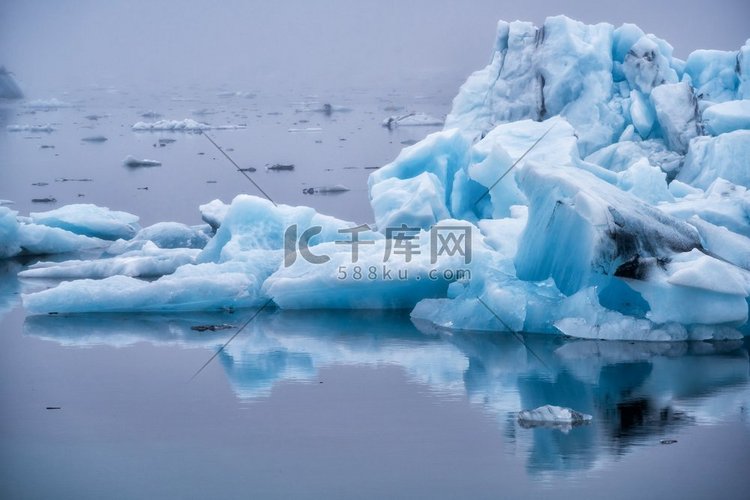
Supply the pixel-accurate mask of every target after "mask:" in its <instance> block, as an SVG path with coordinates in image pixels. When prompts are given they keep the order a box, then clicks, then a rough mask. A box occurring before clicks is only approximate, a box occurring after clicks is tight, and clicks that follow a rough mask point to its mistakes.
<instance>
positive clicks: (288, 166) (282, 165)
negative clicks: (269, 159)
mask: <svg viewBox="0 0 750 500" xmlns="http://www.w3.org/2000/svg"><path fill="white" fill-rule="evenodd" d="M266 170H274V171H282V170H286V171H289V170H294V164H293V163H288V164H287V163H274V164H273V165H271V166H269V167H266Z"/></svg>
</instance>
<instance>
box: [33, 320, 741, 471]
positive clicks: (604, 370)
mask: <svg viewBox="0 0 750 500" xmlns="http://www.w3.org/2000/svg"><path fill="white" fill-rule="evenodd" d="M250 314H252V312H251V311H243V312H238V313H235V314H229V313H223V314H208V313H197V314H193V315H181V316H179V317H178V316H163V315H140V316H137V315H136V316H134V315H86V316H32V317H29V318H27V319H26V322H25V333H26V334H27V335H31V336H35V337H39V338H43V339H48V340H53V341H55V342H58V343H59V344H62V345H65V346H77V347H90V346H98V345H109V346H127V345H131V344H135V343H137V342H149V343H152V344H156V345H175V346H179V347H182V348H207V349H211V350H216V349H218V348H219V347H221V346H222V345H223V344H224V343H225V342H226V341H227V340H228V339H229V338H230V337H231V336H232V335H233V334H234V333H235V331H236V328H235V329H227V330H218V331H205V332H197V331H195V330H192V329H191V327H193V326H197V325H210V324H216V325H219V324H232V325H235V326H239V325H241V324H242V323H244V321H245V318H247V317H249V315H250ZM418 327H421V325H417V327H415V325H413V324H412V323H411V322H410V321H409V318H408V316H406V315H405V314H404V313H383V312H368V313H363V312H343V311H335V312H334V311H313V312H288V311H278V310H276V311H268V312H263V313H261V314H260V315H259V316H258V317H257V318H256V319H255V320H254V321H253V322H252V323H251V324H250V325H249V326H248V327H247V328H246V329H245V331H243V332H242V333H241V334H240V335H238V336H237V337H236V338H235V339H234V340H233V341H232V342H230V343H229V344H228V345H227V347H226V348H225V349H224V350H223V351H222V352H221V353H220V354H219V355H218V357H217V359H216V360H215V361H214V362H219V363H221V365H222V366H223V369H224V371H225V372H226V376H227V378H228V380H229V382H230V384H231V386H232V388H233V390H234V392H235V394H236V395H237V397H238V398H240V399H242V400H246V401H252V402H254V403H253V404H263V400H264V398H267V397H269V396H270V395H271V391H272V389H273V388H274V386H275V385H277V384H278V383H280V382H282V381H289V380H296V381H309V382H315V381H316V377H317V373H318V371H319V370H320V369H321V368H325V367H330V366H334V365H354V366H357V365H359V366H361V365H365V366H374V367H377V366H382V365H385V364H387V365H396V366H399V367H401V368H403V369H404V370H405V372H406V373H407V374H408V376H409V378H410V379H412V380H413V381H415V382H417V383H419V384H423V385H425V386H426V387H428V388H429V389H430V390H431V391H433V392H434V393H435V394H436V395H438V396H439V397H443V398H444V397H448V398H451V399H455V398H463V397H466V398H468V400H469V401H470V402H471V403H472V404H473V405H476V406H478V407H480V408H481V409H483V410H484V411H486V412H488V413H490V414H491V415H494V417H495V418H496V420H497V425H498V427H499V429H500V430H501V431H502V433H503V434H504V435H505V436H506V437H507V441H508V444H509V447H508V449H509V450H511V452H512V453H518V454H522V455H523V456H526V457H527V468H528V470H529V471H530V472H532V473H537V474H542V475H544V474H549V473H553V474H556V473H563V474H564V473H565V471H573V470H586V469H590V468H594V467H597V466H600V465H604V464H606V463H608V462H611V461H613V460H617V459H618V457H619V456H621V455H623V454H626V453H628V451H629V450H630V449H631V448H632V447H633V446H637V445H641V444H654V443H658V442H659V440H660V439H663V438H669V437H670V435H672V434H673V433H674V432H676V431H677V430H678V429H679V428H680V427H681V426H686V425H696V424H700V423H706V422H715V421H721V420H724V419H727V418H736V415H737V413H738V412H740V413H741V412H744V408H745V407H746V406H747V404H748V401H750V390H749V384H748V378H749V377H748V375H749V368H750V364H749V363H748V347H747V344H746V343H745V342H744V341H731V342H721V343H717V342H713V343H706V342H693V343H654V342H651V343H637V342H613V341H603V342H602V341H588V340H568V339H565V338H562V337H559V336H551V335H526V336H525V342H526V344H527V346H528V348H529V349H527V348H526V347H524V346H523V345H522V344H521V343H520V342H519V341H518V340H517V339H516V338H514V337H512V336H510V335H507V334H486V333H482V334H474V333H460V334H446V333H443V332H437V331H434V330H430V329H428V328H425V327H421V328H422V330H420V329H419V328H418ZM530 350H531V351H533V354H532V353H531V352H530ZM208 356H209V355H208V354H207V358H208ZM197 368H198V367H196V369H197ZM189 375H191V374H186V379H187V378H188V377H189ZM544 404H554V405H559V406H568V407H571V408H574V409H576V410H578V411H582V412H585V413H589V414H592V415H593V416H594V420H593V422H592V423H591V424H590V425H586V426H581V427H575V428H572V429H569V430H565V431H561V430H558V429H550V428H535V429H524V428H522V427H521V426H520V425H519V424H518V423H517V422H516V418H515V417H516V413H517V412H518V411H520V410H521V409H528V408H535V407H538V406H541V405H544Z"/></svg>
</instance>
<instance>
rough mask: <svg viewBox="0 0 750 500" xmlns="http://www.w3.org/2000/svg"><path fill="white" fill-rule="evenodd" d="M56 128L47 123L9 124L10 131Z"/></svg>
mask: <svg viewBox="0 0 750 500" xmlns="http://www.w3.org/2000/svg"><path fill="white" fill-rule="evenodd" d="M54 131H55V128H54V127H53V126H52V125H50V124H49V123H48V124H46V125H8V132H54Z"/></svg>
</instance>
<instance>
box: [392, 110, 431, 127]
mask: <svg viewBox="0 0 750 500" xmlns="http://www.w3.org/2000/svg"><path fill="white" fill-rule="evenodd" d="M443 122H444V121H443V120H441V119H439V118H435V117H434V116H430V115H428V114H427V113H409V114H406V115H400V116H389V117H388V118H386V119H385V120H383V126H384V127H388V128H395V127H440V126H441V125H443Z"/></svg>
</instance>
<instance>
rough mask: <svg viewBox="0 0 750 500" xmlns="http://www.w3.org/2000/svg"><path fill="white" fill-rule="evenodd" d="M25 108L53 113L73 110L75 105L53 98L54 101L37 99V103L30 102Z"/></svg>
mask: <svg viewBox="0 0 750 500" xmlns="http://www.w3.org/2000/svg"><path fill="white" fill-rule="evenodd" d="M23 107H24V108H29V109H34V110H38V111H53V110H55V109H58V108H71V107H73V105H72V104H70V103H69V102H65V101H61V100H59V99H57V98H55V97H53V98H52V99H37V100H35V101H29V102H27V103H25V104H24V105H23Z"/></svg>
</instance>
